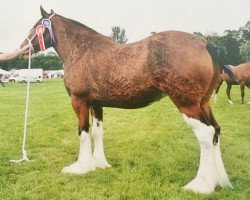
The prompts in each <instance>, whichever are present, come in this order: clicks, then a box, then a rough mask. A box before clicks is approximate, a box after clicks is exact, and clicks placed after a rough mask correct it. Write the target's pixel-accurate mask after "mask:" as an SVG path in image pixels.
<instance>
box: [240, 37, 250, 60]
mask: <svg viewBox="0 0 250 200" xmlns="http://www.w3.org/2000/svg"><path fill="white" fill-rule="evenodd" d="M240 54H241V56H242V59H243V61H244V62H250V40H247V41H246V42H244V43H242V44H241V46H240Z"/></svg>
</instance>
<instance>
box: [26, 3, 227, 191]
mask: <svg viewBox="0 0 250 200" xmlns="http://www.w3.org/2000/svg"><path fill="white" fill-rule="evenodd" d="M40 10H41V15H42V19H48V18H50V20H51V23H52V28H53V33H54V36H55V42H52V43H51V35H50V33H49V30H48V29H46V30H45V32H44V34H43V36H44V43H45V45H46V47H47V48H48V47H53V48H54V49H55V51H56V52H57V53H58V55H59V56H60V58H61V59H62V61H63V63H64V71H65V74H64V84H65V87H66V90H67V92H68V94H69V96H70V98H71V102H72V106H73V109H74V111H75V113H76V115H77V118H78V128H79V140H80V141H79V142H80V150H79V156H78V160H77V161H76V162H75V163H73V164H72V165H70V166H67V167H65V168H64V169H63V170H62V172H63V173H69V174H85V173H87V172H89V171H93V170H95V169H96V168H97V167H98V168H107V167H110V166H111V165H110V164H109V163H108V162H107V160H106V157H105V154H104V146H103V134H104V133H103V107H115V108H125V109H136V108H142V107H145V106H147V105H149V104H150V103H152V102H154V101H156V100H159V99H161V98H162V97H164V96H166V95H168V96H169V97H170V99H171V100H172V101H173V102H174V104H175V105H176V107H177V108H178V109H179V111H180V113H181V114H182V117H183V119H184V121H185V122H186V123H187V124H188V125H190V126H191V128H192V130H193V132H194V133H195V135H196V137H197V139H198V141H199V144H200V148H201V154H200V166H199V170H198V173H197V175H196V177H195V178H194V179H193V180H192V181H191V182H190V183H188V184H187V185H186V186H185V187H184V189H187V190H192V191H194V192H196V193H210V192H213V191H214V190H215V188H216V186H218V185H219V186H222V187H226V186H229V187H231V183H230V181H229V179H228V176H227V173H226V171H225V168H224V164H223V161H222V158H221V152H220V143H219V133H220V127H219V125H218V123H217V122H216V120H215V118H214V115H213V113H212V110H211V107H210V103H209V99H210V96H211V94H212V92H213V90H214V87H215V85H216V83H217V79H218V77H219V73H220V71H219V67H218V66H216V64H215V63H213V60H212V58H211V56H210V54H209V52H208V50H207V49H206V41H204V40H203V39H201V38H200V37H198V36H195V35H193V34H189V33H185V32H179V31H167V32H161V33H157V34H154V35H152V36H150V37H148V38H146V39H143V40H141V41H139V42H135V43H131V44H122V45H121V44H117V43H114V42H113V41H112V40H111V39H110V38H108V37H106V36H103V35H101V34H100V33H97V32H96V31H94V30H93V29H91V28H89V27H87V26H85V25H83V24H80V23H79V22H76V21H74V20H71V19H67V18H65V17H62V16H60V15H57V14H55V13H54V12H53V11H51V13H47V12H46V11H45V10H44V9H43V8H42V7H41V8H40ZM42 19H40V20H39V21H38V22H37V23H36V24H35V25H34V27H33V29H32V30H31V32H30V34H29V36H28V37H29V38H34V39H33V41H32V43H33V48H34V51H35V52H37V51H39V41H38V37H37V36H36V35H35V34H36V33H35V29H36V27H37V26H39V25H41V23H42ZM27 42H28V41H27V39H26V40H24V42H23V43H22V45H21V46H23V45H25V44H27ZM213 64H214V65H213ZM89 112H90V113H91V116H92V129H91V131H90V125H89ZM92 138H93V141H94V149H93V153H92V150H91V139H92Z"/></svg>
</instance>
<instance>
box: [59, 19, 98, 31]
mask: <svg viewBox="0 0 250 200" xmlns="http://www.w3.org/2000/svg"><path fill="white" fill-rule="evenodd" d="M58 16H60V17H61V18H63V19H65V20H66V21H68V22H70V23H72V24H75V25H77V26H80V27H82V28H84V29H87V30H89V31H91V32H94V33H97V32H96V31H95V30H93V29H92V28H89V27H88V26H86V25H84V24H82V23H80V22H78V21H75V20H73V19H69V18H66V17H63V16H61V15H58Z"/></svg>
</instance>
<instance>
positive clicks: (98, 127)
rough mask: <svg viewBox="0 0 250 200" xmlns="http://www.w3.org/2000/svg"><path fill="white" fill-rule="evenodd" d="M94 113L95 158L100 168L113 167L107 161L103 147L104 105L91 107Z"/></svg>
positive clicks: (92, 132) (92, 113) (92, 133)
mask: <svg viewBox="0 0 250 200" xmlns="http://www.w3.org/2000/svg"><path fill="white" fill-rule="evenodd" d="M91 115H92V131H91V135H92V137H93V139H94V152H93V158H94V160H95V165H96V167H99V168H102V169H104V168H107V167H111V165H110V164H109V163H108V162H107V160H106V157H105V154H104V147H103V134H104V133H103V125H102V122H103V109H102V107H92V108H91Z"/></svg>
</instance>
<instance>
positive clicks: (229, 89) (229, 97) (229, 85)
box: [226, 83, 234, 105]
mask: <svg viewBox="0 0 250 200" xmlns="http://www.w3.org/2000/svg"><path fill="white" fill-rule="evenodd" d="M231 89H232V85H231V84H229V83H227V91H226V92H227V99H228V102H229V103H230V104H231V105H233V104H234V103H233V101H232V100H231V96H230V91H231Z"/></svg>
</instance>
